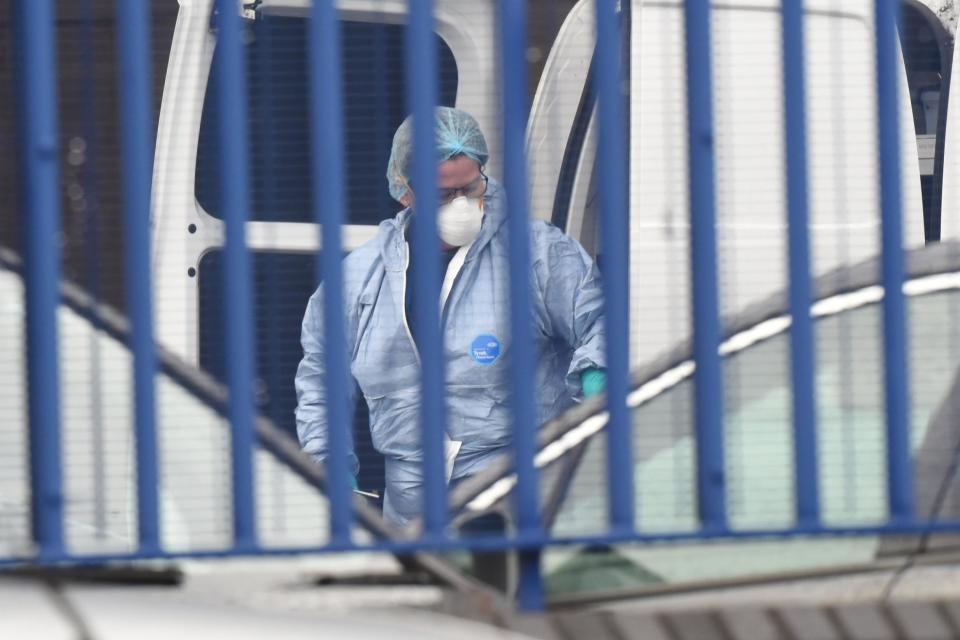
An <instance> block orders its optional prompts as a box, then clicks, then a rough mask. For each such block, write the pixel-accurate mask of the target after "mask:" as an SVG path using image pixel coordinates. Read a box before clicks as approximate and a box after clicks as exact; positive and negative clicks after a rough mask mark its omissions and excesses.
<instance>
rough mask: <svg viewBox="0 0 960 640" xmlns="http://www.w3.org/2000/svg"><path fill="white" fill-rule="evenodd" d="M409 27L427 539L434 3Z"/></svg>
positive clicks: (433, 521)
mask: <svg viewBox="0 0 960 640" xmlns="http://www.w3.org/2000/svg"><path fill="white" fill-rule="evenodd" d="M409 7H410V17H409V20H410V22H409V24H408V26H407V44H406V47H407V58H406V70H407V84H408V86H409V105H410V112H411V113H412V114H413V163H412V171H411V174H412V175H411V178H412V180H413V184H414V192H415V196H416V204H415V209H416V214H415V215H416V216H417V224H415V225H414V226H413V231H414V233H413V236H414V237H413V243H412V245H413V246H412V247H411V249H410V251H411V252H415V253H416V255H417V259H416V261H415V262H414V263H413V279H414V283H415V284H414V298H413V303H414V304H415V305H417V309H418V319H419V321H418V322H417V326H416V328H415V329H416V332H417V334H416V336H415V337H416V341H417V345H418V347H419V349H420V362H421V369H422V375H423V381H422V387H423V399H422V402H421V405H420V406H421V422H422V429H421V438H422V443H423V475H424V485H425V486H424V500H423V501H424V505H423V507H424V509H423V511H424V523H425V525H426V533H427V535H428V536H432V537H440V536H443V535H444V527H445V526H446V523H447V491H446V486H445V483H444V461H443V434H444V424H445V415H444V413H445V406H444V393H443V392H444V361H443V344H442V343H441V340H442V334H441V332H440V323H439V313H440V312H439V300H440V255H439V244H438V242H439V240H438V238H437V196H436V191H437V190H436V184H437V159H436V141H435V139H434V135H435V134H434V124H433V123H434V106H435V105H436V103H437V51H436V44H435V40H434V35H433V2H432V0H410V4H409Z"/></svg>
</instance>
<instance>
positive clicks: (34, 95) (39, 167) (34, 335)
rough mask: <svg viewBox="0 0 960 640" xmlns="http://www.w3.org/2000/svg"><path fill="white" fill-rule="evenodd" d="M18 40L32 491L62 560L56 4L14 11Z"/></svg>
mask: <svg viewBox="0 0 960 640" xmlns="http://www.w3.org/2000/svg"><path fill="white" fill-rule="evenodd" d="M13 11H14V13H15V24H16V38H17V42H16V45H17V55H16V60H17V67H16V68H17V115H18V125H19V146H20V166H21V167H22V169H21V172H20V176H21V184H20V197H21V204H22V211H23V220H24V222H25V232H24V238H23V241H24V242H23V245H24V254H25V271H26V283H25V284H26V306H27V315H26V329H27V385H28V386H27V389H28V390H29V396H30V400H29V407H30V408H29V411H30V484H31V502H32V504H31V507H32V511H31V513H32V519H33V522H32V526H33V538H34V541H35V542H36V544H37V553H38V556H39V557H40V558H41V559H43V558H45V557H48V558H55V557H57V556H60V555H62V553H63V487H62V480H63V478H62V474H61V470H60V468H61V456H60V451H61V443H60V386H59V375H58V372H59V370H60V363H59V358H58V350H57V304H58V299H59V296H58V287H59V283H60V245H59V237H60V192H59V187H60V176H59V170H58V165H57V162H58V141H57V136H58V132H57V91H56V53H55V50H56V43H55V41H54V32H53V5H52V2H51V0H31V1H30V2H17V3H14V5H13Z"/></svg>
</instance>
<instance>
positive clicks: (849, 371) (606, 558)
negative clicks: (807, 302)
mask: <svg viewBox="0 0 960 640" xmlns="http://www.w3.org/2000/svg"><path fill="white" fill-rule="evenodd" d="M848 282H849V279H848ZM845 290H846V289H845ZM771 317H773V316H772V315H771V314H770V313H769V312H766V313H763V314H759V313H758V314H757V319H758V320H760V321H761V322H762V320H765V319H768V318H771ZM958 318H960V292H958V291H957V290H952V289H947V290H943V291H934V292H930V293H926V294H923V295H917V296H913V297H909V298H908V326H909V328H910V335H909V338H908V346H909V353H908V358H909V365H910V374H911V376H910V406H911V416H910V420H911V426H912V431H911V445H912V448H913V451H914V459H915V462H914V464H915V469H914V478H915V490H916V497H917V501H916V505H917V513H918V516H919V517H926V516H927V515H932V514H934V512H933V505H934V502H935V499H934V496H936V495H937V494H938V492H939V491H940V488H941V485H943V483H944V482H945V478H947V474H949V473H951V472H950V471H949V457H950V452H953V451H955V450H956V448H957V446H958V444H960V443H958V438H960V433H958V432H957V431H956V429H955V427H954V425H955V424H956V419H955V417H951V416H947V417H948V418H950V419H947V420H944V414H943V410H939V411H938V407H939V406H940V404H941V403H942V402H943V401H944V398H946V397H948V396H949V395H950V393H951V384H954V385H955V384H956V383H955V382H954V377H955V374H956V372H957V371H958V365H960V334H958V333H957V331H956V329H955V327H956V326H957V322H956V321H957V319H958ZM761 322H756V323H743V324H741V325H740V326H741V327H743V329H742V330H741V329H738V330H737V331H736V333H738V334H741V335H745V334H744V333H742V332H749V331H759V329H758V327H761ZM815 335H816V345H817V353H816V363H817V372H816V379H815V385H816V393H817V411H818V419H819V426H818V436H817V437H818V442H817V444H818V459H819V477H818V481H819V489H820V504H821V516H822V518H823V521H824V522H825V524H827V525H829V526H861V525H862V526H870V525H874V524H879V523H882V522H884V521H885V519H886V508H887V507H886V493H885V492H886V481H885V469H886V466H885V465H886V463H885V456H886V444H885V416H886V411H885V405H884V394H883V385H884V379H883V344H884V343H883V337H882V308H881V306H880V304H878V303H869V304H864V305H862V306H859V307H857V308H852V309H848V310H844V311H840V312H837V313H834V314H832V315H825V316H823V317H820V318H819V319H818V320H817V321H816V323H815ZM741 344H744V343H741ZM746 344H749V346H746V347H744V348H742V349H740V350H737V351H733V352H730V353H728V354H727V355H726V357H725V358H724V362H723V375H724V389H725V406H724V410H725V421H724V422H725V444H726V451H725V454H726V473H727V494H726V495H727V511H728V516H729V523H730V526H731V527H732V528H733V529H740V530H762V529H770V530H775V529H785V528H789V527H791V526H793V524H794V509H795V505H794V476H793V474H794V471H793V432H792V416H791V411H792V390H791V372H790V344H789V332H788V331H787V330H779V332H772V335H769V336H768V337H765V338H764V339H760V340H757V341H756V342H753V343H749V342H747V343H746ZM675 353H676V354H677V358H675V359H672V362H674V363H676V364H677V365H679V366H670V367H665V368H664V369H663V370H657V371H654V370H652V369H650V370H648V371H647V372H646V374H645V375H643V377H642V379H643V380H645V381H649V380H653V379H654V378H657V377H658V376H660V375H662V374H663V373H665V372H667V371H672V372H675V373H676V372H682V371H683V365H682V364H681V363H683V362H686V361H687V359H688V358H689V352H688V351H687V350H686V349H685V348H682V349H679V350H678V351H676V352H675ZM691 373H692V368H690V369H688V370H687V373H686V374H682V373H681V374H678V378H677V379H678V380H679V381H678V382H677V383H676V384H674V385H673V386H669V387H668V388H666V389H665V390H662V392H660V393H658V394H657V395H655V396H654V397H652V398H651V399H649V400H648V401H646V402H644V403H642V404H639V405H637V403H636V402H634V403H632V404H631V406H633V407H634V408H633V409H632V424H633V439H634V442H633V446H634V456H633V459H634V465H635V466H634V483H635V484H634V486H635V491H636V516H637V519H636V526H637V528H638V530H639V531H640V532H641V533H647V534H650V533H657V532H660V533H665V532H674V533H675V532H684V531H690V532H693V531H696V530H697V528H698V523H697V504H696V458H695V456H696V451H695V442H694V437H693V425H694V416H693V414H694V399H693V390H694V389H693V378H692V376H691V375H690V374H691ZM638 389H639V387H634V391H637V390H638ZM634 397H636V396H634ZM584 424H586V422H582V423H580V425H584ZM565 433H567V434H570V433H572V431H569V430H567V431H565ZM598 433H601V434H602V433H603V431H602V430H601V431H599V432H598ZM557 435H558V437H559V435H561V434H557ZM557 442H558V443H559V442H561V441H560V440H557ZM564 442H566V443H567V444H565V445H564V446H565V447H568V446H570V445H569V443H570V442H571V439H569V438H564ZM942 452H947V453H946V454H943V453H942ZM945 456H946V457H945ZM605 457H606V443H605V441H604V439H603V437H602V436H601V437H599V438H598V437H592V436H591V437H590V438H589V439H586V440H585V441H583V443H582V444H581V445H580V446H573V447H571V448H569V449H567V450H566V451H565V452H564V454H563V455H562V456H560V457H558V458H557V459H556V460H555V461H553V462H551V463H550V464H549V466H547V467H546V468H545V469H543V472H542V475H541V485H540V486H541V493H542V504H543V505H545V507H544V509H545V512H546V513H545V516H544V517H545V519H547V521H548V522H552V529H551V533H552V534H553V535H555V536H559V537H576V536H591V535H597V534H603V533H605V532H606V531H607V525H606V522H607V504H606V497H607V490H606V461H605ZM491 480H493V478H491ZM947 480H949V479H948V478H947ZM488 486H489V487H490V489H489V490H488V491H489V493H487V494H486V495H487V498H488V500H489V499H490V496H497V495H498V494H497V491H500V492H502V493H505V492H506V489H505V488H504V487H508V486H509V485H504V484H503V483H501V484H500V485H499V486H500V487H501V488H500V489H498V485H497V484H496V483H495V482H493V481H491V483H490V485H488ZM482 495H483V494H481V496H482ZM556 496H559V497H560V500H559V501H556V502H553V499H554V498H555V497H556ZM503 498H506V496H503ZM503 498H500V499H503ZM551 502H553V503H554V504H556V505H557V506H558V508H557V509H555V511H554V512H553V513H551V508H550V505H551ZM500 504H501V505H504V504H506V503H503V502H501V503H500ZM956 504H957V501H955V500H954V501H953V502H948V503H947V506H946V507H945V508H944V509H941V510H939V511H937V512H936V513H935V516H936V517H940V518H954V517H957V516H958V515H960V513H953V512H951V513H948V511H950V510H951V509H957V508H958V507H956V506H955V505H956ZM507 508H508V507H507ZM877 551H878V548H877V539H876V538H875V537H867V538H863V537H861V538H849V537H841V538H820V539H815V540H747V541H723V542H715V543H702V542H699V543H687V544H670V545H667V544H664V545H651V544H640V545H618V546H617V547H616V548H613V547H608V546H603V545H600V546H593V547H587V548H583V549H571V548H560V547H558V548H555V549H551V550H550V551H548V552H547V556H546V580H547V585H548V588H549V589H550V590H551V593H552V594H553V595H564V594H571V593H583V592H586V591H596V590H609V589H615V588H631V587H639V586H643V585H649V584H682V583H684V582H689V581H693V580H709V579H733V578H742V577H749V576H757V575H763V574H773V573H778V572H783V571H789V570H799V569H812V568H816V567H829V566H837V565H849V564H851V563H857V562H863V563H866V562H870V561H872V560H873V559H874V558H875V557H876V555H877Z"/></svg>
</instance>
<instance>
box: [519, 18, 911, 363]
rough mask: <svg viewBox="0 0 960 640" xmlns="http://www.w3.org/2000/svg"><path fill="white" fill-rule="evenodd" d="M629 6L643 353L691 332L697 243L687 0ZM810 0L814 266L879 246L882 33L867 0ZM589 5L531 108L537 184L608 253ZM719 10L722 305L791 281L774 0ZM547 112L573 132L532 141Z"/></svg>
mask: <svg viewBox="0 0 960 640" xmlns="http://www.w3.org/2000/svg"><path fill="white" fill-rule="evenodd" d="M632 6H633V11H632V24H631V25H630V33H631V52H632V53H631V56H630V70H631V79H630V93H629V99H630V114H631V117H630V126H629V128H630V131H629V134H630V165H631V166H630V191H629V193H630V212H631V213H630V256H631V257H630V260H631V262H630V270H631V273H630V276H631V278H630V279H631V294H630V296H631V306H630V312H631V345H630V348H631V361H632V363H633V364H634V365H635V366H640V365H643V364H645V363H648V362H650V361H651V360H653V359H655V358H656V357H657V355H658V354H662V353H663V351H664V349H665V348H667V346H668V345H673V344H676V343H677V342H679V341H682V340H684V339H686V338H687V337H689V335H690V331H691V328H690V317H691V313H690V308H689V305H690V301H689V296H690V289H689V287H690V284H689V283H690V267H689V263H690V256H689V240H688V237H689V211H688V204H687V196H688V184H687V175H688V174H687V139H686V135H687V133H686V95H685V92H686V78H685V66H684V46H685V44H684V39H683V5H682V3H680V2H659V1H658V2H647V1H644V0H634V2H633V5H632ZM805 6H806V15H807V21H806V38H807V44H806V53H807V60H808V64H807V69H806V73H807V100H808V104H807V121H808V142H807V144H808V156H809V163H810V166H809V196H810V220H811V225H810V239H811V253H812V267H813V270H814V275H819V274H823V273H825V272H827V271H829V270H831V269H834V268H837V267H839V266H842V265H849V264H853V263H855V262H858V261H860V260H862V259H865V258H867V257H870V256H872V255H876V254H877V253H878V252H879V251H880V226H879V225H880V208H879V201H878V197H877V193H878V189H877V184H878V174H877V163H878V150H877V141H876V138H877V133H876V130H877V127H876V117H877V116H876V110H877V106H876V104H877V103H876V88H875V84H876V80H875V67H874V60H875V56H874V35H873V25H872V5H871V3H869V2H867V1H865V0H860V1H857V2H844V3H842V9H840V8H837V7H838V6H839V5H838V3H835V2H834V3H831V2H827V1H820V2H807V3H806V4H805ZM592 19H593V18H592V5H590V4H588V3H586V2H583V3H581V4H580V5H578V6H577V8H575V9H574V11H573V12H571V14H570V16H569V17H568V19H567V24H565V25H564V28H563V29H562V30H561V32H560V36H559V37H558V41H557V44H556V45H555V47H554V50H553V51H552V52H551V59H550V61H549V62H548V64H547V68H546V70H545V77H544V79H543V81H542V83H541V86H540V89H539V92H538V96H537V98H536V100H535V101H534V110H533V111H532V113H531V124H530V131H531V162H532V163H533V164H534V165H535V167H536V168H535V170H532V172H531V175H532V176H533V180H534V185H533V186H532V191H531V192H532V193H533V194H535V197H536V196H539V197H540V198H543V199H544V200H546V198H547V196H546V195H545V194H550V193H553V194H557V195H558V196H563V197H556V198H555V208H554V210H553V216H554V221H555V222H556V223H558V224H560V225H562V226H563V228H564V229H565V230H566V231H567V232H568V233H570V234H571V235H573V236H574V237H576V238H578V239H579V240H581V241H582V242H583V244H584V245H585V246H586V247H587V248H588V250H590V251H593V252H595V253H596V254H597V255H598V257H599V258H600V260H599V261H600V263H601V268H602V247H600V246H599V244H598V241H597V237H598V234H597V232H596V225H597V212H596V206H595V203H596V197H595V196H594V193H595V186H594V174H595V171H597V170H598V169H597V167H598V161H597V160H596V158H595V156H596V149H595V146H596V142H595V134H594V131H593V129H594V127H593V120H594V119H595V113H594V112H595V109H594V106H593V105H594V104H595V98H594V96H593V95H591V92H590V90H589V88H588V87H589V82H588V81H587V80H586V78H587V76H588V75H589V65H590V58H591V56H592V52H593V47H592V42H593V40H592V39H593V27H592ZM712 21H713V22H712V25H713V38H714V41H713V47H714V49H713V65H714V66H713V80H714V117H715V134H716V137H715V145H716V146H715V149H716V153H715V159H716V185H717V202H716V206H717V225H718V228H717V240H718V256H719V260H718V265H717V268H718V270H719V277H718V281H719V285H720V293H721V312H722V313H723V314H725V315H729V314H734V313H737V312H738V311H742V310H743V309H745V308H746V307H747V306H749V305H750V304H752V303H755V302H756V301H757V300H758V299H762V298H763V297H765V296H768V295H770V294H773V293H774V292H776V291H779V290H784V289H785V287H786V285H787V271H786V265H787V247H786V237H787V226H786V225H787V212H786V195H785V186H784V184H785V160H784V126H783V107H782V103H783V88H782V62H781V45H780V8H779V4H777V3H772V2H756V1H753V2H749V1H744V0H740V1H736V2H725V3H723V4H717V5H715V6H714V7H713V12H712ZM901 68H902V67H901ZM568 70H572V72H568ZM899 84H900V93H901V111H900V123H901V136H900V137H901V161H902V167H903V168H904V170H903V172H902V176H903V178H902V179H903V219H904V244H905V245H906V246H920V245H922V244H923V241H924V228H923V208H922V203H921V195H920V181H919V175H918V173H917V171H916V167H918V158H917V147H916V139H915V136H914V132H913V126H912V125H913V116H912V111H911V106H910V99H909V93H908V88H907V87H908V85H907V83H906V81H905V75H904V72H901V76H900V83H899ZM554 123H556V124H554ZM551 126H556V129H555V130H554V131H555V134H554V135H556V136H558V137H564V136H566V140H567V144H566V147H565V148H564V149H563V151H562V153H559V154H542V153H535V151H536V149H537V145H541V144H544V143H543V142H542V141H543V140H546V139H547V138H548V137H549V136H548V134H547V133H546V132H547V131H549V130H550V128H551ZM625 128H626V127H625ZM557 157H561V158H562V159H563V163H566V164H563V163H561V162H558V161H557V160H556V158H557Z"/></svg>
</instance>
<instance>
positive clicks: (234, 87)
mask: <svg viewBox="0 0 960 640" xmlns="http://www.w3.org/2000/svg"><path fill="white" fill-rule="evenodd" d="M238 11H239V9H238V5H237V3H236V1H235V0H217V12H218V16H217V33H218V40H219V41H218V44H217V55H218V56H219V62H220V76H219V86H218V87H217V98H218V107H219V111H220V114H221V116H220V132H219V133H220V135H219V138H220V185H221V192H222V196H221V197H222V202H223V211H224V226H225V236H226V237H225V251H224V268H223V273H224V292H225V293H224V295H225V302H226V303H227V304H224V314H223V316H224V323H225V327H224V329H225V332H226V338H227V341H226V344H228V345H231V348H229V349H227V350H226V352H227V383H228V386H229V388H230V426H231V431H230V433H231V438H232V458H233V459H232V469H233V536H234V544H235V545H236V546H237V547H238V548H247V547H253V546H255V545H256V530H255V515H254V493H253V376H254V371H256V365H255V345H254V342H253V319H252V313H253V300H252V295H251V281H250V254H249V251H248V250H247V243H246V237H245V236H246V234H245V228H244V227H245V224H246V221H247V218H248V217H249V201H248V190H247V186H246V185H247V176H248V175H249V173H248V169H249V157H248V148H247V137H246V131H247V79H246V75H245V72H244V52H243V48H242V46H241V33H242V31H241V30H242V28H243V25H242V23H241V21H240V16H239V13H238ZM228 304H229V309H227V306H228Z"/></svg>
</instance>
